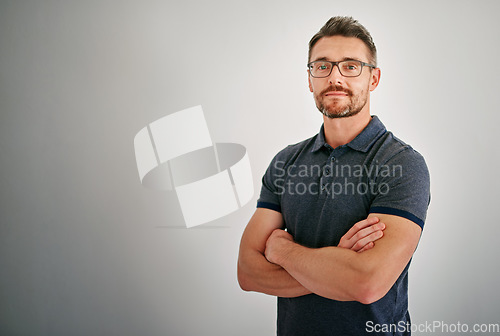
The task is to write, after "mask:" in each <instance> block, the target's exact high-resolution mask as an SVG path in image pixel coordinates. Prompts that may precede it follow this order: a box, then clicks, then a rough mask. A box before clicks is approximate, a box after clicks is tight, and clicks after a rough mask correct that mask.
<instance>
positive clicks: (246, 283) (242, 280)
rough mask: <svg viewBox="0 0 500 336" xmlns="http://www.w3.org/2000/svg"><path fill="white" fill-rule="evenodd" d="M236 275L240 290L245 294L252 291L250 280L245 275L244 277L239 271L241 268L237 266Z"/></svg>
mask: <svg viewBox="0 0 500 336" xmlns="http://www.w3.org/2000/svg"><path fill="white" fill-rule="evenodd" d="M237 273H238V284H239V285H240V288H241V289H242V290H244V291H245V292H250V291H252V284H251V281H250V278H249V277H248V276H247V275H245V273H244V272H243V271H242V270H241V267H239V266H238V272H237Z"/></svg>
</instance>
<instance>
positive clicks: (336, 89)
mask: <svg viewBox="0 0 500 336" xmlns="http://www.w3.org/2000/svg"><path fill="white" fill-rule="evenodd" d="M330 91H340V92H345V93H347V94H348V95H349V96H352V91H351V90H349V89H345V88H343V87H342V86H340V85H330V86H329V87H327V88H326V89H324V90H323V91H321V96H322V95H324V94H325V93H327V92H330Z"/></svg>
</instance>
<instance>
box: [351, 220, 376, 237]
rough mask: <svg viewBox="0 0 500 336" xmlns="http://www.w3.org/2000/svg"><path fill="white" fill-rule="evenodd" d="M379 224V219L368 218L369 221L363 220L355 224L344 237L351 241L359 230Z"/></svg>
mask: <svg viewBox="0 0 500 336" xmlns="http://www.w3.org/2000/svg"><path fill="white" fill-rule="evenodd" d="M378 222H379V219H378V217H368V218H367V219H363V220H362V221H359V222H357V223H356V224H354V225H353V226H352V227H351V228H350V229H349V231H347V233H346V234H345V235H344V237H345V238H346V239H351V238H352V236H354V235H355V234H356V233H357V232H358V231H359V230H361V229H364V228H366V227H368V226H370V225H373V224H376V223H378Z"/></svg>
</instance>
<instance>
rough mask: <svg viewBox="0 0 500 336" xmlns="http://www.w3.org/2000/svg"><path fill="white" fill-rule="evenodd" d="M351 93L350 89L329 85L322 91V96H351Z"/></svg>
mask: <svg viewBox="0 0 500 336" xmlns="http://www.w3.org/2000/svg"><path fill="white" fill-rule="evenodd" d="M351 95H352V93H351V92H350V90H348V89H345V88H343V87H341V86H333V85H332V86H329V87H327V88H326V89H325V90H324V91H323V92H322V96H324V97H346V96H351Z"/></svg>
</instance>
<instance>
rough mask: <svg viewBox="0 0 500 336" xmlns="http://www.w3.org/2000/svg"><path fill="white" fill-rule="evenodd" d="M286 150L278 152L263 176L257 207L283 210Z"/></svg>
mask: <svg viewBox="0 0 500 336" xmlns="http://www.w3.org/2000/svg"><path fill="white" fill-rule="evenodd" d="M283 156H284V150H283V151H281V152H280V153H278V154H277V155H276V156H275V157H274V158H273V160H272V161H271V163H270V164H269V167H268V168H267V170H266V173H265V174H264V176H263V177H262V188H261V190H260V197H259V199H258V200H257V208H267V209H271V210H274V211H278V212H281V195H282V194H283V191H284V181H285V180H284V179H285V171H286V169H285V165H286V160H284V159H283Z"/></svg>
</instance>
